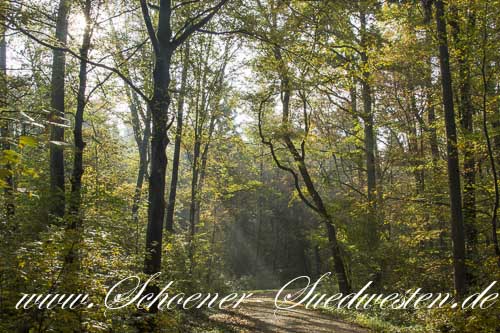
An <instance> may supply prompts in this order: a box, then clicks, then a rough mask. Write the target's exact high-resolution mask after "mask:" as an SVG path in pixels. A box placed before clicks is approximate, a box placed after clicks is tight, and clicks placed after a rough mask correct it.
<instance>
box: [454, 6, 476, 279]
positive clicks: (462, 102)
mask: <svg viewBox="0 0 500 333" xmlns="http://www.w3.org/2000/svg"><path fill="white" fill-rule="evenodd" d="M452 12H453V15H452V17H453V19H452V20H450V24H451V27H452V35H453V38H454V40H455V42H456V44H457V45H458V49H459V50H460V57H458V68H459V97H460V99H459V105H458V110H459V115H460V125H461V128H462V131H463V133H464V136H465V142H464V148H463V155H464V170H463V176H464V177H463V178H464V188H463V191H464V192H463V217H464V227H465V237H466V250H467V253H466V255H467V258H468V259H469V260H471V261H472V262H475V263H476V264H479V263H478V262H477V260H474V259H475V258H474V256H475V255H476V256H477V253H476V251H477V241H478V240H477V234H478V232H477V228H476V225H475V220H476V161H475V158H474V138H473V135H474V126H473V119H472V117H473V115H474V106H473V104H472V87H471V85H472V82H471V80H472V77H471V69H470V64H469V61H470V60H469V59H470V50H469V45H466V42H467V41H468V40H469V36H467V35H469V33H470V32H471V31H473V29H474V25H475V18H474V15H473V13H472V12H471V13H469V14H468V18H467V28H466V29H465V31H462V30H461V28H460V22H459V20H460V18H459V15H458V10H457V8H453V10H452ZM464 34H465V35H466V36H463V35H464ZM473 271H474V268H473V267H470V269H468V271H467V275H468V283H469V284H472V283H473V281H472V280H473V279H474V276H473Z"/></svg>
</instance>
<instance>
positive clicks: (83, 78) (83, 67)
mask: <svg viewBox="0 0 500 333" xmlns="http://www.w3.org/2000/svg"><path fill="white" fill-rule="evenodd" d="M91 2H92V1H91V0H86V2H85V17H86V20H87V24H86V26H85V31H84V35H83V40H82V46H81V48H80V56H81V57H82V59H87V58H88V55H89V49H90V39H91V30H90V29H91V27H90V9H91ZM78 79H79V85H78V94H77V108H76V114H75V127H74V129H73V137H74V141H75V150H74V156H73V172H72V176H71V201H70V213H71V215H72V216H73V217H74V221H72V223H71V227H72V228H73V229H77V228H79V227H80V224H81V218H80V217H79V214H80V205H81V188H82V176H83V172H84V168H83V150H84V149H85V142H84V141H83V132H82V129H83V119H84V117H83V115H84V112H85V106H86V100H87V96H86V95H85V91H86V89H87V62H86V61H80V72H79V76H78Z"/></svg>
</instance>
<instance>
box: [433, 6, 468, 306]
mask: <svg viewBox="0 0 500 333" xmlns="http://www.w3.org/2000/svg"><path fill="white" fill-rule="evenodd" d="M435 6H436V28H437V33H438V40H439V61H440V68H441V84H442V90H443V91H442V92H443V106H444V114H445V125H446V141H447V152H448V182H449V191H450V204H451V237H452V241H453V270H454V282H455V291H456V292H457V295H458V296H459V297H463V296H465V294H466V292H467V285H466V266H465V231H464V223H463V216H462V198H461V190H460V170H459V157H458V148H457V132H456V124H455V111H454V106H453V89H452V79H451V71H450V55H449V51H448V40H447V33H446V21H445V14H444V13H445V11H444V5H443V1H442V0H436V2H435Z"/></svg>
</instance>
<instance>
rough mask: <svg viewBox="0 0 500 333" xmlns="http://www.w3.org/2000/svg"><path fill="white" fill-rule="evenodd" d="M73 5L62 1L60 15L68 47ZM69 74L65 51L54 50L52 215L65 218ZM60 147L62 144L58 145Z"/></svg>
mask: <svg viewBox="0 0 500 333" xmlns="http://www.w3.org/2000/svg"><path fill="white" fill-rule="evenodd" d="M69 8H70V1H68V0H60V2H59V9H58V13H57V24H56V40H57V42H58V43H59V44H61V45H66V41H67V37H68V14H69ZM65 73H66V54H65V52H64V51H61V50H56V49H54V50H53V59H52V80H51V102H50V105H51V108H52V109H51V112H50V114H49V121H50V122H51V125H50V140H51V141H54V142H56V143H51V144H50V189H51V193H52V197H51V198H50V206H49V213H50V214H52V215H54V216H56V217H59V218H62V217H63V216H64V211H65V198H64V192H65V189H64V152H63V145H62V144H61V143H62V142H64V127H61V126H58V125H57V124H60V123H62V122H63V120H62V119H64V116H65V111H64V91H65V88H64V77H65ZM58 143H59V144H58Z"/></svg>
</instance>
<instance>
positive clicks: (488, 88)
mask: <svg viewBox="0 0 500 333" xmlns="http://www.w3.org/2000/svg"><path fill="white" fill-rule="evenodd" d="M485 7H486V8H485V9H487V8H488V4H486V5H485ZM487 26H488V23H487V18H486V17H485V18H484V23H483V29H482V30H483V31H482V35H483V36H482V37H483V38H482V50H483V52H482V53H483V54H482V59H481V78H482V81H483V94H482V95H483V96H482V97H483V98H482V109H483V133H484V137H485V139H486V146H487V148H488V157H489V160H490V166H491V171H492V173H493V187H494V189H495V201H494V203H493V214H492V217H491V240H492V243H493V249H494V251H495V255H496V259H497V265H498V266H499V267H500V246H499V245H498V235H497V224H498V209H499V208H500V188H499V186H498V173H497V165H496V161H495V155H494V153H493V145H492V142H491V138H490V134H489V131H488V123H487V117H488V115H487V113H488V110H487V108H488V96H489V94H490V93H491V92H492V91H494V85H493V84H492V82H491V81H490V79H489V76H488V69H489V67H490V63H489V62H488V59H487V45H488V44H487V43H488V33H487ZM494 105H495V106H496V113H497V114H498V112H499V109H498V104H496V103H495V104H494ZM497 121H498V120H497ZM492 125H493V128H495V127H496V126H498V123H496V124H495V123H493V124H492Z"/></svg>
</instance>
